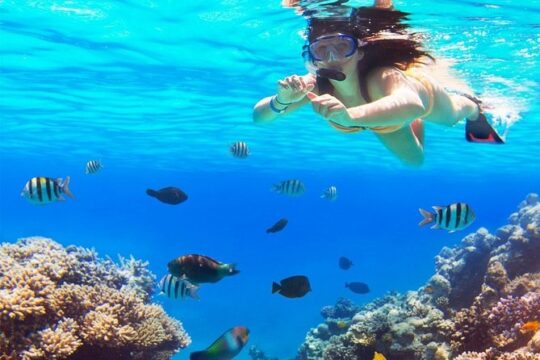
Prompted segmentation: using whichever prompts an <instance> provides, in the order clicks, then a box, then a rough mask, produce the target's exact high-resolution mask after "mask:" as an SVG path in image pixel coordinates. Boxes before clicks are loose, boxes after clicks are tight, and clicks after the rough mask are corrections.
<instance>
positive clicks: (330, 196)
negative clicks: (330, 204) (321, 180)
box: [321, 185, 337, 201]
mask: <svg viewBox="0 0 540 360" xmlns="http://www.w3.org/2000/svg"><path fill="white" fill-rule="evenodd" d="M321 199H326V200H329V201H334V200H336V199H337V189H336V187H335V186H334V185H332V186H330V187H329V188H328V189H326V190H324V192H323V194H322V195H321Z"/></svg>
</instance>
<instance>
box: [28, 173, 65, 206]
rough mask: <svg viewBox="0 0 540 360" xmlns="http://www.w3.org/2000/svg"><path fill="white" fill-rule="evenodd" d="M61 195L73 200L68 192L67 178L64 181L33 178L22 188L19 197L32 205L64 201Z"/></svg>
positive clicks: (41, 177) (39, 177) (40, 177)
mask: <svg viewBox="0 0 540 360" xmlns="http://www.w3.org/2000/svg"><path fill="white" fill-rule="evenodd" d="M62 194H66V195H67V196H69V197H70V198H72V199H74V198H75V196H73V194H72V193H71V191H70V190H69V176H66V179H65V180H64V181H62V179H51V178H48V177H43V176H37V177H33V178H31V179H30V180H28V182H27V183H26V185H25V186H24V188H23V190H22V192H21V196H23V197H25V198H26V200H28V201H29V202H31V203H32V204H48V203H51V202H54V201H64V200H65V199H64V197H63V196H62Z"/></svg>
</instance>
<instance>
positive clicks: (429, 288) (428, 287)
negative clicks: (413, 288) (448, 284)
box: [424, 285, 433, 294]
mask: <svg viewBox="0 0 540 360" xmlns="http://www.w3.org/2000/svg"><path fill="white" fill-rule="evenodd" d="M424 292H425V293H426V294H432V293H433V286H431V285H426V286H425V287H424Z"/></svg>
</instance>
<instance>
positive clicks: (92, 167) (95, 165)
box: [86, 160, 103, 174]
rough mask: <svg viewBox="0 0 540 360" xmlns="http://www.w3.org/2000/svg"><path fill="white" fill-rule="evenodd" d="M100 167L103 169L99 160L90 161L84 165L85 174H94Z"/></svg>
mask: <svg viewBox="0 0 540 360" xmlns="http://www.w3.org/2000/svg"><path fill="white" fill-rule="evenodd" d="M102 167H103V164H102V163H101V161H100V160H90V161H88V162H87V163H86V173H87V174H95V173H97V172H98V171H99V170H101V168H102Z"/></svg>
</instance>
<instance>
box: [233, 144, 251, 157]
mask: <svg viewBox="0 0 540 360" xmlns="http://www.w3.org/2000/svg"><path fill="white" fill-rule="evenodd" d="M229 150H230V151H231V154H232V155H233V156H234V157H237V158H239V159H245V158H247V157H248V156H249V155H250V152H249V148H248V144H246V143H245V142H243V141H237V142H235V143H233V144H232V145H231V146H230V147H229Z"/></svg>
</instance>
